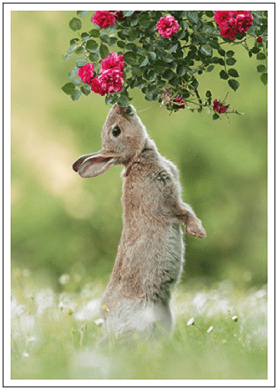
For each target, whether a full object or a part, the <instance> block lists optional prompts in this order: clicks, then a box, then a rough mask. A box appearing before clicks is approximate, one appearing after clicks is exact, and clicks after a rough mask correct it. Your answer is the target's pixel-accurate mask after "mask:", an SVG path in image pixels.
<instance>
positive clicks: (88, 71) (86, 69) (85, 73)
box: [78, 62, 94, 85]
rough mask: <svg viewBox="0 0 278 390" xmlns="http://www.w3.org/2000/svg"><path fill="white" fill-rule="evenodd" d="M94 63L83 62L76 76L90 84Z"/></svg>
mask: <svg viewBox="0 0 278 390" xmlns="http://www.w3.org/2000/svg"><path fill="white" fill-rule="evenodd" d="M93 68H94V64H93V63H92V62H90V63H88V64H85V65H83V66H82V68H79V70H78V76H79V77H80V78H81V80H82V81H83V83H85V84H88V85H90V84H91V83H92V80H93V77H94V71H93Z"/></svg>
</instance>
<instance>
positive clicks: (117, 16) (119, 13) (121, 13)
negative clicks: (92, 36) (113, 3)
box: [113, 11, 124, 20]
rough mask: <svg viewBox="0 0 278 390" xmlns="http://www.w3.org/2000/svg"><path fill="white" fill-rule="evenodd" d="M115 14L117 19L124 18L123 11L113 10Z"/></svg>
mask: <svg viewBox="0 0 278 390" xmlns="http://www.w3.org/2000/svg"><path fill="white" fill-rule="evenodd" d="M113 15H114V17H115V19H116V20H117V19H124V14H123V11H114V12H113Z"/></svg>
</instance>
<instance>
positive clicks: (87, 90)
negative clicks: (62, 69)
mask: <svg viewBox="0 0 278 390" xmlns="http://www.w3.org/2000/svg"><path fill="white" fill-rule="evenodd" d="M80 89H81V92H82V93H84V95H85V96H88V95H89V94H90V93H91V87H90V85H82V87H81V88H80Z"/></svg>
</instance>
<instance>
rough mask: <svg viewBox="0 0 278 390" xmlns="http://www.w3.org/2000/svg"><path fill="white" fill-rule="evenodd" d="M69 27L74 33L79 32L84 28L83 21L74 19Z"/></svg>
mask: <svg viewBox="0 0 278 390" xmlns="http://www.w3.org/2000/svg"><path fill="white" fill-rule="evenodd" d="M69 26H70V28H71V29H72V30H73V31H78V30H80V29H81V27H82V23H81V20H80V19H78V18H72V19H71V21H70V22H69Z"/></svg>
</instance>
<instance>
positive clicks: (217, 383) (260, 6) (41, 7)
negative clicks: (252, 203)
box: [3, 2, 276, 387]
mask: <svg viewBox="0 0 278 390" xmlns="http://www.w3.org/2000/svg"><path fill="white" fill-rule="evenodd" d="M111 4H113V5H114V4H115V5H117V6H119V5H121V6H120V9H122V10H129V9H132V8H133V7H135V8H140V9H142V10H149V9H154V8H155V9H157V10H164V9H165V8H166V7H167V8H168V9H171V8H172V9H174V10H184V9H185V8H186V9H187V10H197V9H202V10H211V9H213V10H220V9H221V10H225V9H231V8H235V7H234V6H233V5H235V4H236V3H235V4H234V3H222V4H221V3H212V2H211V3H208V2H207V3H202V4H199V3H198V4H197V5H196V4H195V3H180V2H178V3H174V2H173V3H170V4H169V3H161V2H159V3H156V2H153V3H143V4H142V3H140V4H136V3H128V2H121V3H118V2H117V3H116V2H110V3H109V4H103V3H102V2H99V3H63V4H57V3H56V4H55V3H54V4H42V3H28V4H24V3H19V4H12V3H5V5H4V15H3V16H4V38H5V42H4V71H5V74H4V91H5V99H4V102H3V106H4V107H3V108H4V114H5V115H4V129H3V131H4V134H5V136H4V160H5V166H4V169H5V171H4V180H5V181H4V201H5V207H4V223H5V225H4V226H5V229H4V243H5V247H4V249H5V251H4V259H3V261H4V291H5V297H4V298H5V306H4V330H5V333H4V334H5V337H4V357H5V358H4V362H3V364H4V379H5V382H4V386H11V387H14V386H25V387H39V386H50V387H60V386H67V387H68V386H76V387H81V386H89V387H92V386H93V387H103V386H121V387H122V386H126V387H132V386H145V387H152V386H159V387H161V386H169V387H173V386H183V387H184V386H186V387H196V386H199V387H200V386H211V387H226V386H232V387H245V386H251V387H257V386H260V387H266V386H268V387H269V386H274V365H273V364H272V362H273V356H274V348H275V346H274V343H273V342H269V345H268V378H269V379H267V380H244V381H242V380H74V379H73V380H12V379H9V378H10V372H11V371H10V369H11V367H10V350H11V349H10V346H11V345H10V287H11V286H10V258H11V256H10V255H11V253H10V227H11V226H10V207H8V205H9V203H10V185H11V180H10V145H11V142H10V128H11V127H10V125H11V123H10V117H11V116H10V114H11V106H10V102H11V90H10V76H11V75H10V58H11V49H10V47H11V45H10V44H11V41H10V31H11V18H10V15H11V14H10V13H11V11H76V10H77V9H90V10H96V9H111ZM154 6H155V7H154ZM114 8H115V7H114ZM237 8H238V7H237ZM240 8H241V9H251V10H268V11H269V83H268V179H269V180H268V207H269V209H268V299H269V303H268V335H269V340H271V341H272V340H274V257H275V253H274V242H275V241H274V240H275V237H274V223H275V218H274V212H273V208H272V207H273V206H274V189H275V187H274V186H275V185H274V181H273V177H274V131H275V129H274V126H275V123H274V112H275V109H276V107H275V106H274V97H275V85H274V58H275V57H274V56H275V54H274V53H275V49H276V48H275V47H274V3H271V4H269V3H268V4H265V3H254V4H253V3H240Z"/></svg>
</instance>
